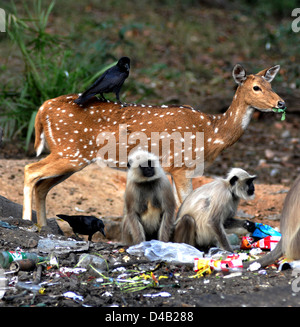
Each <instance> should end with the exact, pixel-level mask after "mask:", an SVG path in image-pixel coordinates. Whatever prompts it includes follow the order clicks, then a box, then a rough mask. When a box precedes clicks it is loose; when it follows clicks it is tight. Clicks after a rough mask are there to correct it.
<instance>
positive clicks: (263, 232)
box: [252, 223, 281, 238]
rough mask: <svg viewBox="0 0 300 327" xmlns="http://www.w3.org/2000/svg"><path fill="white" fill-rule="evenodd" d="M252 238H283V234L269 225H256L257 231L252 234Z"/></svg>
mask: <svg viewBox="0 0 300 327" xmlns="http://www.w3.org/2000/svg"><path fill="white" fill-rule="evenodd" d="M252 236H253V237H257V238H264V237H267V236H281V233H280V232H277V231H276V230H275V229H274V228H272V227H271V226H269V225H265V224H261V223H255V230H254V232H253V233H252Z"/></svg>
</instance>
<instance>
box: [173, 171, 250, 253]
mask: <svg viewBox="0 0 300 327" xmlns="http://www.w3.org/2000/svg"><path fill="white" fill-rule="evenodd" d="M255 178H256V176H254V175H249V174H248V173H247V172H246V171H245V170H243V169H240V168H233V169H231V170H230V172H229V173H228V175H227V178H225V179H223V178H218V179H216V180H214V181H213V182H211V183H208V184H205V185H203V186H201V187H199V188H197V189H195V190H194V191H193V192H192V193H190V194H189V195H188V196H187V198H186V199H185V200H184V202H183V203H182V205H181V206H180V208H179V210H178V213H177V218H176V221H175V229H174V237H173V239H174V242H178V243H187V244H190V245H193V246H196V247H197V248H199V249H201V250H204V251H206V250H207V249H208V248H209V247H211V246H215V245H217V243H219V244H218V245H219V246H220V247H221V248H223V249H224V250H227V251H231V252H232V248H231V246H230V244H229V241H228V238H227V236H226V232H225V229H226V231H228V232H233V231H235V232H237V231H239V232H240V231H241V228H245V227H246V226H247V224H249V223H250V222H249V221H247V220H242V219H235V218H233V217H234V215H235V214H236V211H237V207H238V204H239V202H240V199H244V200H250V199H253V198H254V190H255V188H254V184H253V180H254V179H255ZM244 232H245V233H246V232H247V230H246V229H245V230H244Z"/></svg>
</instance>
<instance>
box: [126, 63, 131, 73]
mask: <svg viewBox="0 0 300 327" xmlns="http://www.w3.org/2000/svg"><path fill="white" fill-rule="evenodd" d="M125 68H126V70H127V71H128V72H129V69H130V66H129V65H128V64H125Z"/></svg>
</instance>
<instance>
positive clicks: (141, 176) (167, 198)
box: [122, 150, 176, 244]
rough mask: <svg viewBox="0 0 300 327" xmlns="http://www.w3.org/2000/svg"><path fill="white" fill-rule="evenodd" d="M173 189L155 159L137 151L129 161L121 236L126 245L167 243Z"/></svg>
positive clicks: (170, 227) (173, 212)
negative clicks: (154, 241) (152, 242)
mask: <svg viewBox="0 0 300 327" xmlns="http://www.w3.org/2000/svg"><path fill="white" fill-rule="evenodd" d="M175 207H176V203H175V197H174V194H173V190H172V186H171V183H170V181H169V179H168V178H167V176H166V174H165V172H164V170H163V168H162V167H161V166H160V164H159V160H158V158H157V157H156V156H155V155H154V154H152V153H149V152H147V151H143V150H138V151H136V152H134V153H133V154H132V155H130V156H129V158H128V174H127V184H126V191H125V204H124V218H123V223H122V235H123V240H124V242H126V244H138V243H140V242H143V241H148V240H151V239H158V240H160V241H164V242H168V241H169V240H170V236H171V233H172V228H173V225H174V218H175Z"/></svg>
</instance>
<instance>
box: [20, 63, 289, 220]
mask: <svg viewBox="0 0 300 327" xmlns="http://www.w3.org/2000/svg"><path fill="white" fill-rule="evenodd" d="M279 69H280V67H279V66H278V65H277V66H274V67H271V68H269V69H265V70H263V71H260V72H259V73H257V74H253V75H252V74H251V75H246V71H245V69H244V68H243V67H242V66H241V65H239V64H238V65H236V66H235V67H234V69H233V72H232V75H233V78H234V80H235V82H236V83H237V84H238V87H237V90H236V92H235V95H234V97H233V100H232V103H231V105H230V107H229V108H228V110H227V111H226V112H225V113H223V114H215V115H213V114H205V113H202V112H200V111H197V110H195V109H194V108H192V107H190V106H166V105H162V106H151V105H143V104H139V105H138V104H127V106H122V105H120V104H119V103H112V102H109V101H107V102H102V101H99V100H98V99H96V98H93V99H90V100H89V101H88V102H87V103H86V104H85V105H84V106H82V105H81V106H79V105H77V104H75V103H74V100H75V99H76V98H77V97H78V95H77V94H70V95H62V96H59V97H57V98H54V99H50V100H47V101H45V102H44V103H43V105H42V106H41V107H40V108H39V110H38V113H37V116H36V120H35V145H34V147H35V150H36V152H37V156H39V155H40V154H41V152H42V150H43V148H44V146H45V144H46V143H47V145H48V147H49V150H50V154H49V155H48V156H47V157H46V158H44V159H42V160H40V161H38V162H36V163H32V164H29V165H27V166H25V169H24V206H23V219H29V220H30V219H31V213H32V193H33V190H34V191H35V200H36V211H37V219H38V225H40V226H44V225H46V224H47V220H46V196H47V193H48V192H49V190H50V189H51V188H52V187H54V186H55V185H57V184H58V183H61V182H62V181H64V180H65V179H67V178H68V177H70V176H71V175H72V174H74V173H75V172H77V171H79V170H81V169H83V168H84V167H86V166H87V165H89V164H90V163H91V162H94V161H95V160H97V153H98V151H99V150H101V147H103V146H104V144H102V143H101V144H99V142H97V136H98V135H99V134H100V135H101V133H110V134H111V135H113V136H114V137H115V139H116V144H115V145H116V147H117V148H118V147H119V148H120V147H121V144H120V142H119V138H120V137H121V135H120V133H119V125H120V124H126V126H127V131H126V133H127V134H128V133H134V132H136V134H138V133H144V134H145V135H146V136H147V140H149V143H150V138H151V132H153V131H155V132H160V133H162V134H161V139H160V142H161V141H162V138H163V137H164V136H165V135H170V134H169V133H172V132H180V133H183V132H192V136H191V138H193V135H194V134H195V133H196V132H203V133H204V143H203V146H201V147H196V143H195V142H194V143H192V145H191V148H192V151H193V154H194V155H197V156H200V155H201V154H202V155H203V157H204V164H205V167H207V165H210V164H212V163H213V161H214V160H215V158H216V157H217V156H218V155H219V154H220V152H221V151H223V150H224V149H226V148H228V147H230V146H231V145H232V144H234V143H235V142H237V140H238V139H239V138H240V137H241V136H242V134H243V133H244V131H245V129H246V128H247V126H248V124H249V122H250V120H251V116H252V114H253V112H254V110H255V109H257V110H259V111H264V112H272V108H285V103H284V101H283V100H282V99H281V98H280V97H279V96H278V95H277V94H276V93H275V92H273V90H272V88H271V85H270V82H271V81H272V80H273V79H274V77H275V76H276V74H277V72H278V71H279ZM163 132H166V133H167V134H163ZM134 146H135V145H134V144H131V145H126V148H125V149H126V150H125V151H127V154H128V153H129V152H130V151H131V150H132V149H133V147H134ZM159 146H161V144H160V145H159ZM164 155H167V156H168V158H169V159H170V165H169V166H168V167H164V169H165V171H166V172H167V173H169V174H171V176H172V179H173V182H174V185H175V188H176V190H177V195H178V198H179V202H182V201H183V200H184V199H185V197H186V196H187V195H188V194H189V193H190V192H191V191H192V181H191V178H188V177H187V175H186V170H187V169H191V167H186V166H184V165H183V166H181V167H175V165H174V159H175V157H176V156H178V155H180V156H181V155H182V153H174V150H173V149H172V147H170V150H169V151H168V153H167V154H164ZM106 159H107V160H108V161H109V160H111V161H112V160H113V162H114V163H115V165H116V167H117V168H124V166H125V168H126V164H125V165H124V162H121V161H119V154H118V151H116V157H115V158H113V159H112V158H108V157H107V158H106Z"/></svg>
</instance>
